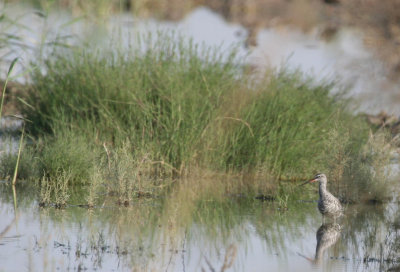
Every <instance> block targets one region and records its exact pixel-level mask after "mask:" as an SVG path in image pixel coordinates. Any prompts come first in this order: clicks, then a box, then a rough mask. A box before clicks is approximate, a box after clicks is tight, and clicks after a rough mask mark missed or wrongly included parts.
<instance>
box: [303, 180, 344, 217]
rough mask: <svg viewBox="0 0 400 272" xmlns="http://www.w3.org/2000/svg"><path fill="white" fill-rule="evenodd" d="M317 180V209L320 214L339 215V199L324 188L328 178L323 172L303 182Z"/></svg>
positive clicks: (340, 212)
mask: <svg viewBox="0 0 400 272" xmlns="http://www.w3.org/2000/svg"><path fill="white" fill-rule="evenodd" d="M315 181H318V182H319V200H318V210H319V211H320V212H321V214H322V215H323V216H324V217H325V216H329V217H334V218H336V217H339V216H341V215H342V214H343V207H342V205H341V204H340V201H339V199H337V198H336V197H334V196H333V195H332V194H331V193H330V192H328V190H327V189H326V184H327V183H328V179H327V178H326V176H325V174H317V175H315V177H314V178H313V179H311V180H309V181H307V182H306V183H304V184H307V183H310V182H315Z"/></svg>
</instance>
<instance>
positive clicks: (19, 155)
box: [12, 124, 25, 186]
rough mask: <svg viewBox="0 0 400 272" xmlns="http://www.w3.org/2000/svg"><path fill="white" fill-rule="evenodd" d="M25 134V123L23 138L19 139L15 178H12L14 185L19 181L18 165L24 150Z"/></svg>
mask: <svg viewBox="0 0 400 272" xmlns="http://www.w3.org/2000/svg"><path fill="white" fill-rule="evenodd" d="M24 135H25V124H24V125H23V126H22V133H21V139H20V141H19V147H18V156H17V162H16V164H15V170H14V177H13V180H12V185H13V186H15V184H16V183H17V174H18V166H19V160H20V158H21V150H22V144H23V142H24Z"/></svg>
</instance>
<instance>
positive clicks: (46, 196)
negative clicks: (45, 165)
mask: <svg viewBox="0 0 400 272" xmlns="http://www.w3.org/2000/svg"><path fill="white" fill-rule="evenodd" d="M71 179H72V175H71V172H67V171H60V172H59V174H58V175H57V178H47V177H46V176H43V178H42V180H41V182H40V200H39V205H40V206H48V205H54V206H55V207H56V208H64V207H65V206H66V204H67V201H68V199H69V197H70V195H69V190H68V189H69V188H68V187H69V183H70V182H71Z"/></svg>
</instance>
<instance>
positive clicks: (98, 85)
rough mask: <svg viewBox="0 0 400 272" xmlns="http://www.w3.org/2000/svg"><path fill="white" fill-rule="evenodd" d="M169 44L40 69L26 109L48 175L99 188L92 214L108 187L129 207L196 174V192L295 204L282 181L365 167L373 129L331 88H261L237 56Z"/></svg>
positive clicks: (286, 77) (163, 39)
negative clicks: (260, 195) (276, 197)
mask: <svg viewBox="0 0 400 272" xmlns="http://www.w3.org/2000/svg"><path fill="white" fill-rule="evenodd" d="M159 35H160V36H158V37H154V36H147V37H141V38H140V39H138V42H137V44H135V46H132V47H131V48H130V50H129V51H128V50H125V51H124V50H111V51H112V52H109V51H104V50H90V49H89V48H84V49H81V50H77V49H74V50H71V51H65V50H56V51H55V52H54V54H52V55H51V57H49V58H48V59H47V60H45V62H44V63H45V66H44V67H43V70H39V69H37V70H34V71H32V75H31V76H32V80H33V84H32V91H31V92H27V93H26V96H24V97H22V98H21V101H23V103H21V105H20V109H21V111H22V112H23V114H24V116H27V117H29V119H30V120H32V123H27V132H28V133H29V135H30V137H33V139H35V140H34V147H35V150H36V151H35V155H36V156H37V157H38V161H39V164H38V172H39V173H40V174H39V177H41V175H43V174H44V173H45V174H46V178H47V179H48V180H60V179H61V180H65V173H68V180H69V182H68V184H82V183H83V184H85V183H86V184H89V192H90V193H89V195H90V197H89V198H88V201H89V202H91V203H92V204H91V205H93V203H94V202H95V198H96V197H95V195H96V191H97V188H101V187H102V186H99V185H100V184H101V185H104V188H106V190H107V191H108V192H109V193H115V194H117V195H118V197H119V201H118V202H119V203H120V204H129V203H130V202H131V201H132V200H133V198H135V197H137V196H143V195H149V196H156V195H159V194H162V193H163V192H168V190H169V187H170V184H175V183H184V182H185V181H184V180H185V179H187V180H190V178H191V177H192V178H193V177H194V178H195V179H196V178H199V179H198V180H199V181H198V182H199V184H195V183H194V184H192V187H193V188H197V189H198V190H197V191H194V192H193V193H194V194H199V195H202V196H207V195H209V194H210V192H213V191H220V192H224V193H227V194H248V195H255V194H258V193H263V194H271V195H277V194H279V195H280V196H281V199H282V206H286V203H287V202H288V198H287V197H286V195H291V196H293V195H295V194H298V192H297V191H296V190H295V189H293V188H294V187H293V186H292V185H290V184H291V183H290V182H288V183H287V184H289V186H286V185H285V183H282V180H292V181H296V180H303V179H304V178H305V177H309V176H310V175H312V174H313V173H315V172H321V170H323V171H327V172H329V173H330V175H331V176H332V179H333V180H334V181H335V183H336V182H337V183H339V182H343V180H345V179H344V176H345V174H344V173H346V171H349V169H350V168H351V169H354V167H355V166H354V163H355V162H353V163H352V164H351V165H350V164H349V163H348V162H349V161H357V162H358V161H365V160H366V159H365V156H366V155H365V156H363V155H361V153H362V152H363V151H362V150H363V148H365V147H364V146H365V145H370V144H371V143H369V141H371V139H370V140H368V139H369V138H368V127H367V125H366V124H365V122H363V120H362V119H361V118H359V117H357V116H354V115H353V114H352V113H350V112H349V111H347V110H346V106H347V103H348V101H347V100H345V99H344V98H343V97H342V96H341V95H340V94H338V95H332V94H330V90H331V89H332V87H333V84H331V83H324V82H315V81H313V80H312V79H310V78H308V77H306V76H305V75H303V74H301V73H300V72H287V71H278V72H269V73H266V74H265V75H263V76H262V77H261V79H259V80H257V81H254V80H253V79H252V77H251V76H249V75H248V74H247V73H246V72H245V67H242V66H241V65H240V63H242V60H240V59H238V58H237V57H236V55H235V51H234V50H233V51H232V52H229V53H227V52H224V53H221V52H219V51H218V50H217V49H210V48H205V47H201V46H198V45H195V44H193V43H192V42H191V41H188V40H185V39H183V38H181V37H177V36H174V35H173V34H168V35H167V34H162V33H161V34H159ZM43 71H45V72H43ZM372 163H373V162H372V161H368V162H366V165H368V166H370V165H371V164H372ZM376 167H378V165H376ZM375 171H378V172H379V171H380V170H375ZM378 172H376V173H378ZM379 173H381V172H379ZM221 175H225V177H226V179H223V180H224V181H223V182H221V183H218V182H216V181H215V180H217V179H216V178H215V177H218V176H221ZM205 176H210V177H214V178H206V179H202V178H201V177H205ZM204 180H211V182H203V181H204ZM213 180H214V181H213ZM218 180H221V179H218ZM177 181H178V182H177ZM90 184H92V185H93V186H94V188H93V189H92V188H91V185H90ZM357 186H361V187H362V186H364V184H363V181H362V180H360V183H357ZM200 188H207V192H205V191H204V189H200ZM282 188H285V189H282ZM202 192H205V193H202ZM211 195H212V194H211ZM217 195H221V194H217Z"/></svg>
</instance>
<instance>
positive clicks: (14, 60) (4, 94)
mask: <svg viewBox="0 0 400 272" xmlns="http://www.w3.org/2000/svg"><path fill="white" fill-rule="evenodd" d="M17 61H18V58H15V59H13V61H12V62H11V65H10V68H9V69H8V72H7V77H6V81H5V82H4V87H3V92H2V93H1V102H0V120H1V113H2V111H3V104H4V97H5V96H6V88H7V83H8V79H9V78H10V74H11V73H12V71H13V69H14V66H15V63H17Z"/></svg>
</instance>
